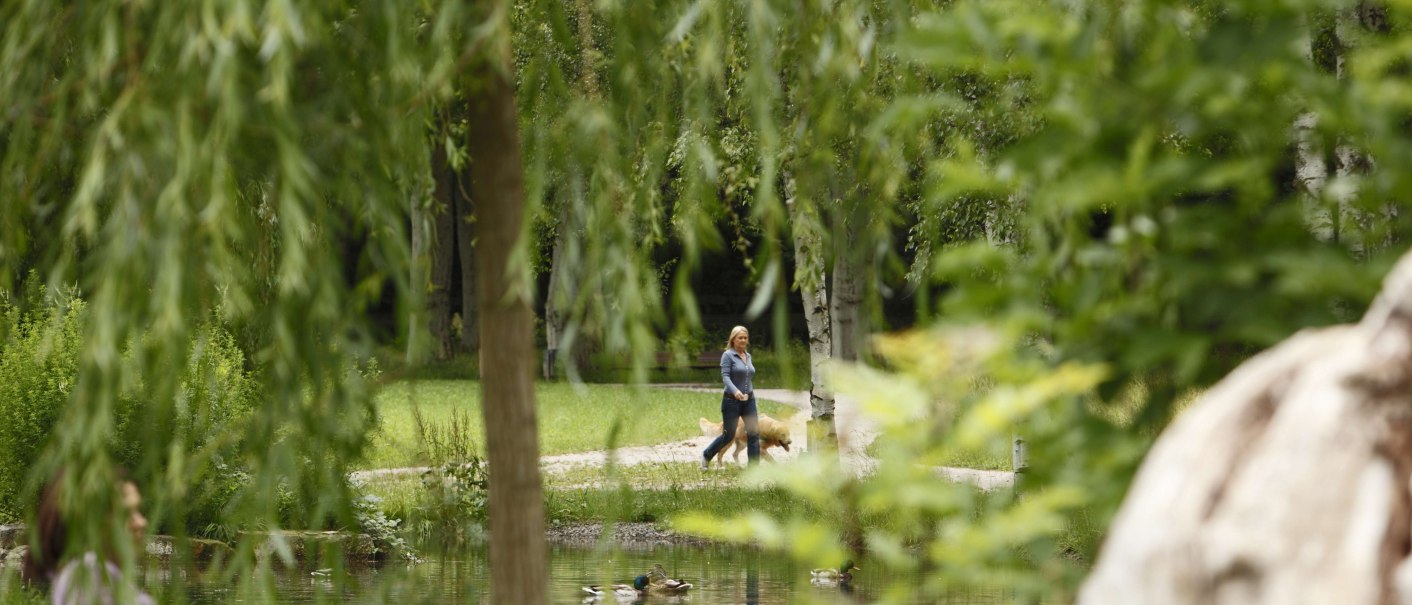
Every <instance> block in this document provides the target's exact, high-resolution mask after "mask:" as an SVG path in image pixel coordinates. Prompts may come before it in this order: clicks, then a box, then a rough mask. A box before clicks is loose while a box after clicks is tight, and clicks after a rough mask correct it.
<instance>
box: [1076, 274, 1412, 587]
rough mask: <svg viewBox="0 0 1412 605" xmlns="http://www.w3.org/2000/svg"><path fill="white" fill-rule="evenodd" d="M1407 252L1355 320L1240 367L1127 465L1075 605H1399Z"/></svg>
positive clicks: (1408, 450) (1408, 561)
mask: <svg viewBox="0 0 1412 605" xmlns="http://www.w3.org/2000/svg"><path fill="white" fill-rule="evenodd" d="M1410 482H1412V254H1408V255H1405V256H1404V257H1403V258H1402V260H1401V261H1400V262H1399V263H1398V265H1397V266H1396V267H1395V268H1394V269H1393V271H1392V273H1391V274H1389V276H1388V278H1387V280H1386V282H1385V284H1384V287H1383V291H1382V293H1381V294H1380V295H1379V297H1378V299H1377V300H1376V301H1375V302H1374V303H1373V306H1372V308H1371V309H1370V310H1369V311H1368V313H1367V315H1366V316H1365V317H1364V318H1363V320H1362V321H1361V322H1360V323H1358V324H1357V325H1347V326H1338V327H1333V328H1326V329H1320V330H1306V331H1304V332H1300V333H1299V334H1296V335H1295V336H1293V337H1291V338H1290V339H1288V340H1286V341H1285V342H1283V343H1281V344H1280V345H1278V346H1277V347H1275V348H1273V349H1271V350H1269V351H1267V352H1265V353H1263V354H1261V355H1259V356H1257V357H1255V358H1253V359H1251V360H1250V361H1248V362H1246V363H1245V364H1243V365H1241V366H1240V367H1239V368H1237V369H1236V370H1235V371H1234V372H1232V373H1231V374H1230V375H1229V376H1227V377H1226V378H1225V379H1224V380H1222V381H1221V382H1220V383H1219V384H1217V385H1216V386H1215V387H1214V388H1212V389H1211V390H1210V391H1208V392H1207V394H1206V396H1204V397H1203V398H1202V399H1201V400H1200V401H1199V402H1197V403H1196V404H1195V405H1194V406H1193V407H1192V408H1191V409H1189V410H1187V411H1186V412H1185V413H1184V414H1182V416H1181V417H1180V418H1178V419H1177V421H1176V422H1174V423H1173V424H1172V425H1171V427H1170V428H1168V430H1167V431H1166V432H1165V433H1164V434H1163V435H1162V436H1161V438H1160V439H1159V440H1158V441H1157V443H1156V445H1155V446H1154V447H1153V448H1152V451H1151V452H1150V453H1149V454H1148V456H1147V458H1146V460H1144V462H1143V464H1142V468H1141V469H1140V470H1139V472H1138V474H1137V477H1136V479H1135V480H1134V482H1133V485H1132V488H1131V490H1130V492H1129V494H1128V497H1127V499H1126V501H1125V502H1124V503H1123V505H1122V508H1121V509H1120V510H1119V512H1118V515H1117V517H1116V519H1115V520H1114V523H1113V525H1112V527H1111V528H1110V530H1109V534H1108V538H1107V540H1106V542H1105V543H1104V546H1103V549H1102V552H1101V553H1100V557H1099V559H1098V562H1097V564H1096V565H1095V567H1094V569H1093V572H1092V573H1091V574H1090V576H1089V578H1088V580H1087V582H1086V583H1085V584H1084V586H1083V590H1082V592H1081V593H1080V595H1079V597H1080V599H1079V600H1080V602H1081V603H1089V604H1096V603H1139V602H1141V603H1152V604H1166V603H1213V604H1221V603H1232V604H1235V603H1241V604H1245V603H1379V604H1393V603H1409V602H1412V558H1409V553H1410V552H1412V483H1410Z"/></svg>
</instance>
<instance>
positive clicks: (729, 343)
mask: <svg viewBox="0 0 1412 605" xmlns="http://www.w3.org/2000/svg"><path fill="white" fill-rule="evenodd" d="M741 332H745V333H747V334H749V333H750V330H747V329H745V326H736V327H734V328H731V337H730V338H727V339H726V348H727V349H734V348H735V337H736V336H739V335H740V333H741Z"/></svg>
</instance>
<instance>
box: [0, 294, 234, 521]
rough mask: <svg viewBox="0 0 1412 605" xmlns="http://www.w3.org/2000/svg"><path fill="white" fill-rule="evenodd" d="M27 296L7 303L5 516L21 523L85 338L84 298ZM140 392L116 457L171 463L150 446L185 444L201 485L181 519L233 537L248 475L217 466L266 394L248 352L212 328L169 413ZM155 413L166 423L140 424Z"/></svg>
mask: <svg viewBox="0 0 1412 605" xmlns="http://www.w3.org/2000/svg"><path fill="white" fill-rule="evenodd" d="M26 299H27V300H26V303H25V305H23V306H24V308H23V309H21V306H20V305H17V304H13V303H12V302H11V301H9V300H3V299H0V318H3V319H0V327H3V330H0V334H2V335H3V341H0V519H4V520H18V519H19V518H20V517H21V515H22V511H23V509H24V507H25V505H26V504H27V503H28V501H29V498H27V497H26V494H25V493H23V486H24V485H25V480H26V478H27V473H28V472H29V470H30V469H31V468H32V467H33V466H34V464H35V462H36V460H37V459H38V457H39V454H40V452H41V451H42V449H43V448H44V446H45V444H46V443H47V441H48V440H49V437H50V435H51V434H52V432H53V429H54V425H55V423H56V422H57V421H58V420H59V418H60V417H61V416H62V414H63V411H64V409H65V406H67V405H68V402H69V395H70V390H71V389H72V388H73V386H74V384H75V383H76V382H77V380H78V370H79V351H80V350H81V348H82V347H83V339H84V337H85V334H84V332H83V330H84V325H85V320H86V317H85V316H86V312H85V307H84V303H83V301H82V300H80V299H78V298H77V297H46V296H45V293H44V290H43V289H42V288H40V289H39V291H38V292H36V293H32V294H31V295H29V296H27V297H26ZM142 390H143V388H142V385H141V384H140V383H139V384H137V385H135V386H134V387H133V388H130V389H128V390H127V391H125V392H124V393H123V394H122V395H121V396H120V397H119V400H118V402H117V405H116V407H115V408H114V410H113V413H114V416H115V417H114V419H113V420H114V429H115V431H114V437H113V442H112V443H109V444H108V447H109V449H110V451H111V452H112V453H113V455H114V457H115V459H116V460H118V461H119V462H121V463H123V464H125V465H127V466H128V467H129V468H131V469H133V470H138V469H139V462H140V461H142V460H153V459H162V460H165V459H166V457H167V456H169V455H170V453H169V452H166V451H163V452H150V451H146V450H147V448H149V447H152V446H151V445H149V444H154V443H172V442H173V441H174V440H176V441H178V442H181V443H182V444H183V446H184V449H185V451H186V452H187V454H186V455H187V456H188V458H190V459H191V460H190V461H189V462H188V463H189V464H191V470H192V474H191V476H193V477H195V482H196V483H195V485H192V486H189V488H188V493H190V494H192V495H193V496H194V497H193V498H192V499H191V500H190V504H189V506H181V507H177V508H178V509H183V510H184V513H185V514H184V516H183V517H182V518H180V519H177V520H178V521H179V522H183V523H184V524H185V526H186V527H188V528H192V529H194V530H196V532H197V533H200V534H205V535H215V536H218V537H226V536H225V535H224V534H227V533H229V532H222V531H219V530H218V529H217V528H216V524H218V522H219V517H220V514H221V512H222V510H223V508H224V507H225V506H226V504H227V502H228V501H229V499H230V497H231V496H232V494H233V493H235V491H236V489H237V488H238V486H239V485H241V484H242V482H243V481H244V480H245V479H244V477H245V474H244V473H243V472H241V471H240V470H239V469H235V468H231V467H224V466H223V465H220V464H217V463H218V462H219V461H220V460H222V459H223V458H234V456H233V454H235V453H236V452H238V451H239V448H240V447H241V443H240V441H239V439H236V438H232V437H234V435H227V433H229V432H231V431H233V430H234V427H235V425H236V424H237V423H238V422H239V421H240V420H241V419H242V418H244V417H245V416H246V415H248V414H249V413H250V411H251V410H253V409H254V407H255V404H256V401H257V397H258V394H259V391H258V388H257V385H256V382H255V380H254V378H253V377H252V376H251V375H250V373H249V372H247V371H246V370H245V355H244V353H243V352H242V351H241V350H240V348H239V347H238V346H236V344H235V339H234V338H233V337H232V336H231V335H230V333H229V332H228V331H227V330H225V329H224V328H223V327H221V326H220V325H218V324H208V325H204V326H202V327H200V328H199V329H198V330H197V331H196V338H195V339H194V341H193V343H192V346H191V350H190V355H189V357H188V364H187V367H186V368H185V369H184V379H183V382H182V388H181V391H180V392H179V393H178V394H177V396H176V401H175V402H174V403H173V405H172V406H171V408H170V409H171V413H170V414H154V413H153V410H152V409H149V408H151V407H155V404H152V403H149V402H148V401H147V397H146V396H145V394H144V393H143V392H142ZM153 418H161V420H158V421H156V422H145V421H144V422H134V420H137V419H153ZM168 431H173V432H175V435H172V434H167V432H168ZM177 435H179V436H181V438H180V439H179V440H178V439H175V437H176V436H177ZM223 435H224V437H222V436H223ZM157 529H159V530H166V529H169V528H167V527H158V528H157Z"/></svg>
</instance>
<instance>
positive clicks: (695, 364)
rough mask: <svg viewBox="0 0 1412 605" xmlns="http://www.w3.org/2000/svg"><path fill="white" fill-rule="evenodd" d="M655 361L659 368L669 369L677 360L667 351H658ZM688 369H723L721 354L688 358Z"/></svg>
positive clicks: (710, 352)
mask: <svg viewBox="0 0 1412 605" xmlns="http://www.w3.org/2000/svg"><path fill="white" fill-rule="evenodd" d="M654 361H655V362H656V364H657V367H658V368H667V367H672V363H673V361H675V360H674V359H672V354H671V353H668V352H666V351H658V352H657V357H656V358H655V359H654ZM686 367H688V368H691V369H694V370H704V369H706V368H719V367H721V352H720V351H706V352H703V353H700V354H698V355H697V356H696V358H695V359H691V358H687V364H686Z"/></svg>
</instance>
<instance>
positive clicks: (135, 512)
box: [21, 469, 147, 585]
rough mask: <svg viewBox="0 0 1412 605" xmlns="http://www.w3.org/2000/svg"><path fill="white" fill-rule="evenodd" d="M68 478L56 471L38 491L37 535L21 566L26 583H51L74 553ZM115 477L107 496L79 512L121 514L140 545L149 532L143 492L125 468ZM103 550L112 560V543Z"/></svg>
mask: <svg viewBox="0 0 1412 605" xmlns="http://www.w3.org/2000/svg"><path fill="white" fill-rule="evenodd" d="M65 479H66V477H65V473H64V472H63V471H60V472H58V473H55V475H54V477H53V479H51V480H50V481H49V483H48V484H47V485H45V486H44V489H43V490H41V491H40V493H39V502H38V505H37V506H36V508H35V514H34V532H35V534H34V536H33V537H32V539H31V541H30V549H29V551H28V552H27V553H26V554H25V558H24V562H23V568H22V569H21V573H22V574H23V576H24V578H25V580H26V581H27V582H30V583H34V584H41V585H43V584H48V583H49V582H50V581H51V580H52V579H53V577H54V575H55V574H56V573H58V570H59V568H60V567H62V566H63V565H64V563H65V561H67V560H68V559H70V558H71V557H72V555H73V554H74V553H70V552H68V551H69V547H70V538H71V534H72V531H71V527H72V524H71V523H70V519H69V518H68V516H67V514H66V512H65V508H64V501H63V499H64V496H65V492H64V490H65V487H64V481H65ZM113 479H114V489H113V491H112V492H111V493H110V494H105V495H107V496H108V497H106V498H101V499H100V501H96V502H91V503H85V504H86V505H85V506H82V507H81V508H80V509H79V510H80V511H81V512H80V513H79V514H92V513H96V512H98V511H103V510H107V511H112V512H116V513H119V514H121V515H122V516H123V519H124V521H123V523H124V527H125V529H126V530H127V534H128V535H129V536H131V538H132V539H133V540H134V542H135V543H137V544H141V540H142V538H143V536H144V534H145V533H146V531H147V518H146V517H144V516H143V515H142V510H141V507H142V492H141V491H140V490H138V488H137V484H136V483H134V482H133V481H132V480H131V479H128V477H127V474H126V473H125V472H123V471H122V469H116V470H115V471H114V473H113ZM103 550H104V551H105V554H106V555H107V556H108V558H109V559H115V558H116V557H115V556H114V551H115V550H116V549H115V548H114V545H113V544H106V545H105V547H104V549H103Z"/></svg>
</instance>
